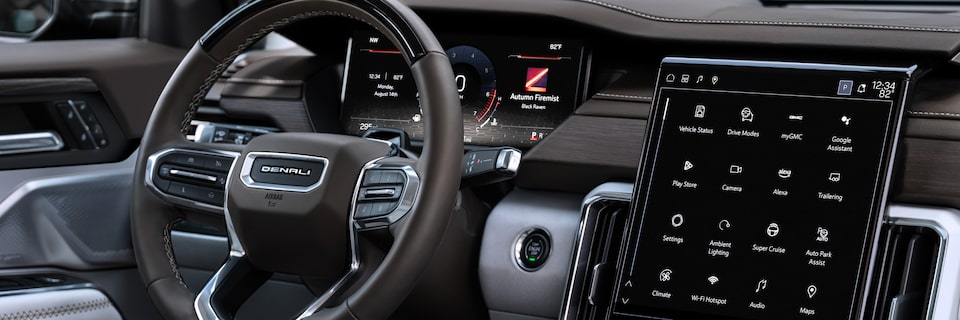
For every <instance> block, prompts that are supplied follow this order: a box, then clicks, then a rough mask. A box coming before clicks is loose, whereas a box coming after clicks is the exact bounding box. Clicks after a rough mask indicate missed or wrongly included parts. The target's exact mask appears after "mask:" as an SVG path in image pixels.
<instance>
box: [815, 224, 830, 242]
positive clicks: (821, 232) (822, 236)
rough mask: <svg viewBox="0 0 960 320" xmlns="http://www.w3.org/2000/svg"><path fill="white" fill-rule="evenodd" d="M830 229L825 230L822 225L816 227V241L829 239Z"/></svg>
mask: <svg viewBox="0 0 960 320" xmlns="http://www.w3.org/2000/svg"><path fill="white" fill-rule="evenodd" d="M829 236H830V230H827V229H826V228H824V227H817V241H820V242H827V241H830V238H828V237H829Z"/></svg>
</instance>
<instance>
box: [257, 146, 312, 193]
mask: <svg viewBox="0 0 960 320" xmlns="http://www.w3.org/2000/svg"><path fill="white" fill-rule="evenodd" d="M261 157H262V158H271V159H283V160H300V161H309V162H320V163H323V170H321V171H320V178H319V179H317V182H316V183H314V184H311V185H309V186H306V187H300V186H290V185H284V184H275V183H266V182H257V181H256V180H253V177H251V176H250V174H251V172H252V170H253V161H254V160H256V159H257V158H261ZM329 167H330V160H327V158H324V157H317V156H305V155H301V154H292V153H277V152H250V153H247V156H246V158H244V160H243V165H242V166H241V168H240V181H241V182H243V185H245V186H247V187H249V188H254V189H264V190H277V191H289V192H301V193H306V192H310V191H313V190H314V189H316V188H317V187H319V186H320V185H321V184H323V179H324V178H326V176H327V168H329Z"/></svg>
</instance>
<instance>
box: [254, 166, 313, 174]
mask: <svg viewBox="0 0 960 320" xmlns="http://www.w3.org/2000/svg"><path fill="white" fill-rule="evenodd" d="M260 172H263V173H280V174H292V175H298V176H309V175H310V172H311V170H310V169H302V168H294V167H278V166H260Z"/></svg>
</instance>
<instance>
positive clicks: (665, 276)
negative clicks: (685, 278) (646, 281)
mask: <svg viewBox="0 0 960 320" xmlns="http://www.w3.org/2000/svg"><path fill="white" fill-rule="evenodd" d="M672 274H673V270H670V269H663V270H662V271H660V282H667V281H670V276H671V275H672Z"/></svg>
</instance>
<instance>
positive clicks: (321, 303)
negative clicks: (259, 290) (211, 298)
mask: <svg viewBox="0 0 960 320" xmlns="http://www.w3.org/2000/svg"><path fill="white" fill-rule="evenodd" d="M380 160H383V157H381V158H377V159H373V160H370V162H367V163H366V164H364V165H363V169H362V170H360V177H359V178H357V184H356V185H355V186H354V187H353V198H352V199H351V200H350V219H349V220H347V221H354V218H353V217H354V215H355V214H356V211H357V199H358V198H359V197H360V187H361V186H363V176H364V174H365V173H366V172H367V169H369V168H374V167H377V166H378V164H377V162H378V161H380ZM349 229H350V270H347V273H345V274H344V275H343V276H342V277H340V279H339V280H337V282H335V283H334V284H333V285H332V286H330V288H329V289H327V291H324V292H323V295H321V296H319V297H317V299H315V300H313V302H311V303H310V305H308V306H307V307H306V308H304V309H303V311H302V312H300V315H298V316H297V318H296V319H297V320H301V319H304V318H307V317H309V316H311V315H313V314H314V313H316V312H317V311H319V310H320V309H321V308H323V307H325V306H326V304H327V302H329V300H330V298H332V297H333V295H335V294H336V293H337V292H339V291H340V290H342V289H343V288H344V287H346V286H347V284H348V283H350V282H352V281H353V278H354V277H355V276H356V275H357V272H358V271H360V252H359V249H358V248H357V232H359V231H360V228H359V227H358V226H357V225H356V224H354V225H353V227H351V228H349ZM201 320H203V319H201Z"/></svg>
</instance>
